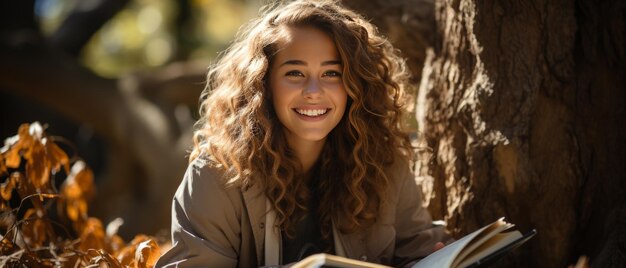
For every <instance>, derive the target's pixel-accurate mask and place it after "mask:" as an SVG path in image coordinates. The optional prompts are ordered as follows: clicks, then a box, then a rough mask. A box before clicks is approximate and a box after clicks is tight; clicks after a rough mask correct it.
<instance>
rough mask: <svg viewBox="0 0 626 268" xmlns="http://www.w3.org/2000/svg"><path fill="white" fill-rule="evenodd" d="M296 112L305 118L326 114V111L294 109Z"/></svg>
mask: <svg viewBox="0 0 626 268" xmlns="http://www.w3.org/2000/svg"><path fill="white" fill-rule="evenodd" d="M296 112H298V113H299V114H301V115H306V116H320V115H323V114H325V113H326V112H328V109H315V110H303V109H296Z"/></svg>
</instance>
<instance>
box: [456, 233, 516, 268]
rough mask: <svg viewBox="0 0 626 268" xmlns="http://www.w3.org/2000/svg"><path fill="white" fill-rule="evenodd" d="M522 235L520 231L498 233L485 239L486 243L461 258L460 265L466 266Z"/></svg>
mask: <svg viewBox="0 0 626 268" xmlns="http://www.w3.org/2000/svg"><path fill="white" fill-rule="evenodd" d="M520 237H522V233H520V232H519V231H512V232H506V233H500V234H496V235H494V236H493V237H492V238H491V239H489V240H487V241H485V243H483V244H482V245H480V246H479V247H477V248H476V249H475V250H473V251H472V252H471V253H470V254H469V255H467V256H466V257H465V258H463V259H461V260H460V261H461V262H460V263H459V265H458V267H466V266H468V265H470V264H472V263H474V262H476V261H478V260H480V259H482V258H484V257H486V256H489V255H490V254H492V253H494V252H496V251H497V250H498V249H500V248H502V247H504V246H506V245H508V244H509V243H512V242H513V241H515V240H517V239H518V238H520Z"/></svg>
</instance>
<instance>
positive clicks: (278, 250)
mask: <svg viewBox="0 0 626 268" xmlns="http://www.w3.org/2000/svg"><path fill="white" fill-rule="evenodd" d="M407 78H408V74H407V71H406V68H405V65H404V62H403V60H402V59H401V58H400V57H399V56H398V55H397V54H396V52H395V51H394V49H393V47H392V46H391V44H390V43H389V42H388V41H387V40H386V39H384V38H383V37H381V36H380V35H379V33H378V32H377V31H376V30H375V28H374V27H373V26H372V25H371V24H370V23H369V22H367V21H365V20H364V19H363V18H362V17H360V16H359V15H357V14H355V13H354V12H352V11H350V10H348V9H346V8H344V7H342V6H341V5H339V4H338V3H336V2H329V1H308V0H306V1H295V2H291V3H286V4H282V5H278V6H274V7H272V8H269V9H267V10H266V11H265V12H264V15H263V16H261V17H260V18H259V19H257V20H254V21H252V22H250V24H249V25H248V27H247V28H244V29H243V30H242V31H241V32H240V33H239V35H238V37H237V39H236V40H235V42H234V43H233V44H232V46H231V47H230V48H229V49H228V50H227V51H226V52H225V53H224V54H222V55H221V58H220V60H219V61H218V62H217V64H216V65H215V66H213V68H212V69H211V71H210V72H209V75H208V81H209V82H208V86H207V89H206V90H205V92H204V93H203V98H202V99H203V101H202V106H201V118H200V120H199V122H198V124H197V131H196V133H195V138H194V141H195V146H194V149H193V152H192V154H191V162H190V165H189V168H188V170H187V172H186V174H185V176H184V179H183V181H182V183H181V185H180V187H179V188H178V191H177V192H176V195H175V197H174V202H173V208H172V248H171V249H170V250H169V251H168V252H167V253H165V254H164V255H163V256H162V257H161V258H160V260H159V261H158V263H157V266H159V267H160V266H170V265H171V266H189V267H191V266H203V267H257V266H264V265H265V266H269V265H281V264H289V263H293V262H296V261H298V260H300V259H302V258H304V257H306V256H308V255H311V254H314V253H319V252H327V253H332V254H336V255H342V256H346V257H349V258H353V259H360V260H365V261H369V262H377V263H382V264H386V265H391V266H406V265H410V264H411V263H413V262H415V261H417V260H419V259H420V258H423V257H424V256H426V255H427V254H429V253H431V252H432V251H433V250H434V249H436V248H438V247H441V245H442V244H441V243H439V244H438V243H437V242H438V241H441V240H442V239H443V237H442V236H443V230H442V229H441V228H431V217H430V215H429V214H428V212H427V211H426V210H425V209H424V208H423V207H422V206H421V194H420V192H419V190H418V188H417V186H416V184H415V180H414V176H413V173H412V172H411V168H410V166H411V165H410V163H411V162H412V157H413V151H412V147H411V144H410V140H409V138H408V136H407V134H405V133H404V132H403V131H402V130H401V126H400V125H401V124H400V120H401V117H402V112H403V106H402V99H403V96H404V89H405V87H407V85H408V84H407Z"/></svg>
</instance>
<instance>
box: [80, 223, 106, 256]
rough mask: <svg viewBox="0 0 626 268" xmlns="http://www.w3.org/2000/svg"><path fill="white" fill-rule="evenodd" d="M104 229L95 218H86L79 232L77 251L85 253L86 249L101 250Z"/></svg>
mask: <svg viewBox="0 0 626 268" xmlns="http://www.w3.org/2000/svg"><path fill="white" fill-rule="evenodd" d="M104 237H105V234H104V229H103V228H102V222H100V220H99V219H97V218H88V219H87V221H86V222H85V224H84V225H83V229H82V230H80V244H79V246H78V249H80V250H82V251H87V250H88V249H102V248H104V247H105V243H104Z"/></svg>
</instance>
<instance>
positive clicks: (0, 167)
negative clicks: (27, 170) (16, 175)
mask: <svg viewBox="0 0 626 268" xmlns="http://www.w3.org/2000/svg"><path fill="white" fill-rule="evenodd" d="M3 149H4V148H2V149H0V175H2V174H4V173H6V172H7V165H6V164H5V163H4V162H5V158H4V153H3Z"/></svg>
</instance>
